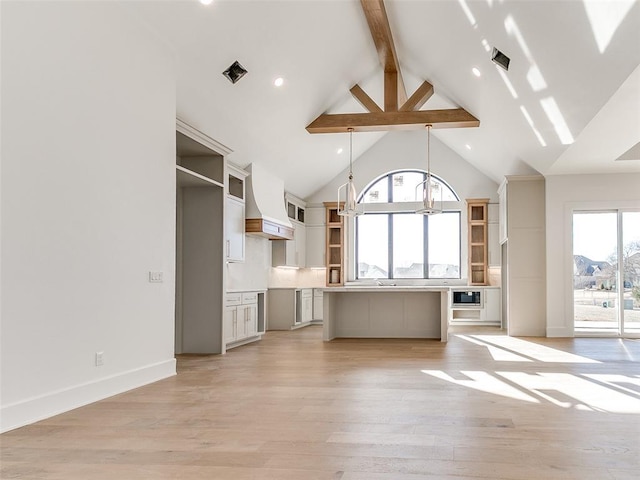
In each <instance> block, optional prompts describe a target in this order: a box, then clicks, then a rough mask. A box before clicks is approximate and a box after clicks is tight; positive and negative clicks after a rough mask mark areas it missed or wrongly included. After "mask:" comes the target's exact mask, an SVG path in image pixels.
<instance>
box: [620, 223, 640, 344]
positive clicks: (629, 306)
mask: <svg viewBox="0 0 640 480" xmlns="http://www.w3.org/2000/svg"><path fill="white" fill-rule="evenodd" d="M621 249H622V255H621V257H622V269H623V270H622V272H623V275H622V286H623V288H622V289H621V293H622V332H623V333H627V334H629V335H630V336H638V335H640V212H622V245H621Z"/></svg>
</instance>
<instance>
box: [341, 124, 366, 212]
mask: <svg viewBox="0 0 640 480" xmlns="http://www.w3.org/2000/svg"><path fill="white" fill-rule="evenodd" d="M347 130H348V132H349V181H348V182H347V183H345V184H343V185H340V187H339V188H338V215H340V216H343V217H356V216H358V215H362V214H363V213H364V208H363V205H359V204H358V197H357V196H356V186H355V185H354V184H353V128H351V127H349V128H348V129H347ZM343 189H344V191H345V193H344V197H345V198H344V200H343V198H342V197H343V194H342V190H343ZM341 203H344V207H343V208H342V209H341V208H340V204H341Z"/></svg>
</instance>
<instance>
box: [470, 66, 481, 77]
mask: <svg viewBox="0 0 640 480" xmlns="http://www.w3.org/2000/svg"><path fill="white" fill-rule="evenodd" d="M471 71H472V72H473V74H474V75H475V76H476V77H479V76H480V75H482V73H480V70H479V69H478V67H473V68H472V69H471Z"/></svg>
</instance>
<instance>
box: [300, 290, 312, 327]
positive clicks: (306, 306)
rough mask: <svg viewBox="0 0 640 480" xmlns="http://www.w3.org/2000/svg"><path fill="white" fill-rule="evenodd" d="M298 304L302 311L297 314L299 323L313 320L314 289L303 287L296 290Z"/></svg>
mask: <svg viewBox="0 0 640 480" xmlns="http://www.w3.org/2000/svg"><path fill="white" fill-rule="evenodd" d="M296 295H297V305H298V308H300V312H299V313H298V314H297V317H298V318H297V319H296V320H297V322H298V323H307V322H310V321H311V320H313V289H311V288H303V289H301V290H298V291H297V292H296Z"/></svg>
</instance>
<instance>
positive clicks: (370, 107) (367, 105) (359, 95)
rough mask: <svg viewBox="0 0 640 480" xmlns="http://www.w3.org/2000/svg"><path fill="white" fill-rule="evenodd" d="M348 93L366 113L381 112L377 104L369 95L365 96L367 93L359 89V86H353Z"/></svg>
mask: <svg viewBox="0 0 640 480" xmlns="http://www.w3.org/2000/svg"><path fill="white" fill-rule="evenodd" d="M349 91H350V92H351V95H353V98H355V99H356V100H357V101H358V103H359V104H360V105H362V106H363V107H364V109H365V110H366V111H367V112H370V113H373V112H382V109H381V108H380V107H379V106H378V104H377V103H376V102H374V101H373V99H372V98H371V97H370V96H369V95H367V93H366V92H365V91H364V90H363V89H362V88H361V87H360V85H358V84H355V85H354V86H353V87H351V90H349Z"/></svg>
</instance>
